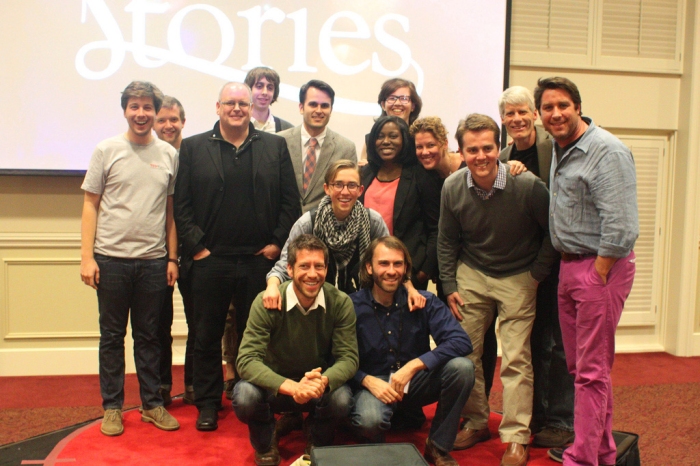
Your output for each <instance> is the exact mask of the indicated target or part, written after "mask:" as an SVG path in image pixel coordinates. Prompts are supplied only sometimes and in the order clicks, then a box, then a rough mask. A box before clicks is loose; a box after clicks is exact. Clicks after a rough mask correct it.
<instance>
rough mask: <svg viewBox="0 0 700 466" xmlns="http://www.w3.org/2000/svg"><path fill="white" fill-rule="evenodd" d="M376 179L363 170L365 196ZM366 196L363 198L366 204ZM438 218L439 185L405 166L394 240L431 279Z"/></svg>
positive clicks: (435, 269) (413, 167) (417, 169)
mask: <svg viewBox="0 0 700 466" xmlns="http://www.w3.org/2000/svg"><path fill="white" fill-rule="evenodd" d="M180 163H182V162H180ZM376 176H377V173H376V172H375V171H374V170H373V168H372V165H370V164H367V165H365V166H364V167H362V185H363V186H364V187H365V191H364V193H366V192H367V189H368V188H369V185H370V184H372V181H374V178H376ZM364 193H362V196H361V197H360V202H362V203H363V204H364V200H365V195H364ZM439 218H440V185H439V184H438V183H436V182H435V180H434V179H433V178H432V177H430V176H429V174H428V172H426V171H425V169H424V168H423V166H422V165H420V164H412V165H404V167H403V168H402V170H401V179H400V180H399V186H398V188H397V189H396V198H395V199H394V236H396V237H397V238H399V239H400V240H401V241H403V242H404V244H405V245H406V247H407V248H408V252H410V253H411V260H412V261H413V269H414V270H415V271H422V272H425V273H426V274H427V275H428V276H429V277H437V276H438V264H437V234H438V220H439Z"/></svg>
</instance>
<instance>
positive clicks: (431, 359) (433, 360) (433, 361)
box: [418, 351, 439, 371]
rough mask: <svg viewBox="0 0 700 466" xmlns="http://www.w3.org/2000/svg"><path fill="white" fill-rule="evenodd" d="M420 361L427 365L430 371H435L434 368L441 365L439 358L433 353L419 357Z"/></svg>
mask: <svg viewBox="0 0 700 466" xmlns="http://www.w3.org/2000/svg"><path fill="white" fill-rule="evenodd" d="M418 359H420V360H421V362H422V363H423V364H425V367H427V368H428V370H429V371H431V370H433V368H435V366H437V365H438V364H439V361H438V359H437V356H435V355H434V354H433V352H432V351H429V352H427V353H425V354H423V355H421V356H418Z"/></svg>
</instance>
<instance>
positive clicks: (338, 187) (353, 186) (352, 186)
mask: <svg viewBox="0 0 700 466" xmlns="http://www.w3.org/2000/svg"><path fill="white" fill-rule="evenodd" d="M331 187H332V188H333V189H334V190H335V191H337V192H341V191H342V190H343V188H348V192H349V193H356V192H357V190H358V189H360V185H359V184H357V183H353V182H352V181H351V182H350V183H343V182H342V181H336V182H334V183H331Z"/></svg>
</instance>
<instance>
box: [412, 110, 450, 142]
mask: <svg viewBox="0 0 700 466" xmlns="http://www.w3.org/2000/svg"><path fill="white" fill-rule="evenodd" d="M409 132H410V133H411V137H413V138H414V139H415V137H416V134H418V133H430V134H432V135H433V137H434V138H435V139H437V142H439V143H440V144H445V143H446V142H447V128H445V125H443V124H442V120H441V119H440V117H436V116H429V117H425V118H419V119H417V120H416V121H414V122H413V124H412V125H411V128H409Z"/></svg>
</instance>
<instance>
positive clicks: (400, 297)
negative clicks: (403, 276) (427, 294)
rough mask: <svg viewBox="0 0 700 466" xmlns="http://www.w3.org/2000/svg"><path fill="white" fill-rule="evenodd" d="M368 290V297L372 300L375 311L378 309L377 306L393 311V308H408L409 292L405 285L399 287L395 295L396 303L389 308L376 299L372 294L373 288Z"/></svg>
mask: <svg viewBox="0 0 700 466" xmlns="http://www.w3.org/2000/svg"><path fill="white" fill-rule="evenodd" d="M366 290H367V295H368V296H369V299H370V300H371V303H372V307H374V308H375V309H376V308H377V306H381V307H382V308H384V309H391V308H392V307H395V308H396V309H400V308H401V307H402V306H408V292H407V291H406V287H405V286H403V285H401V286H399V288H398V289H397V290H396V293H394V302H393V303H392V305H391V306H389V307H388V308H387V307H386V306H384V305H383V304H382V303H380V302H379V301H377V300H376V299H374V295H373V294H372V289H371V288H366Z"/></svg>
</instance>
